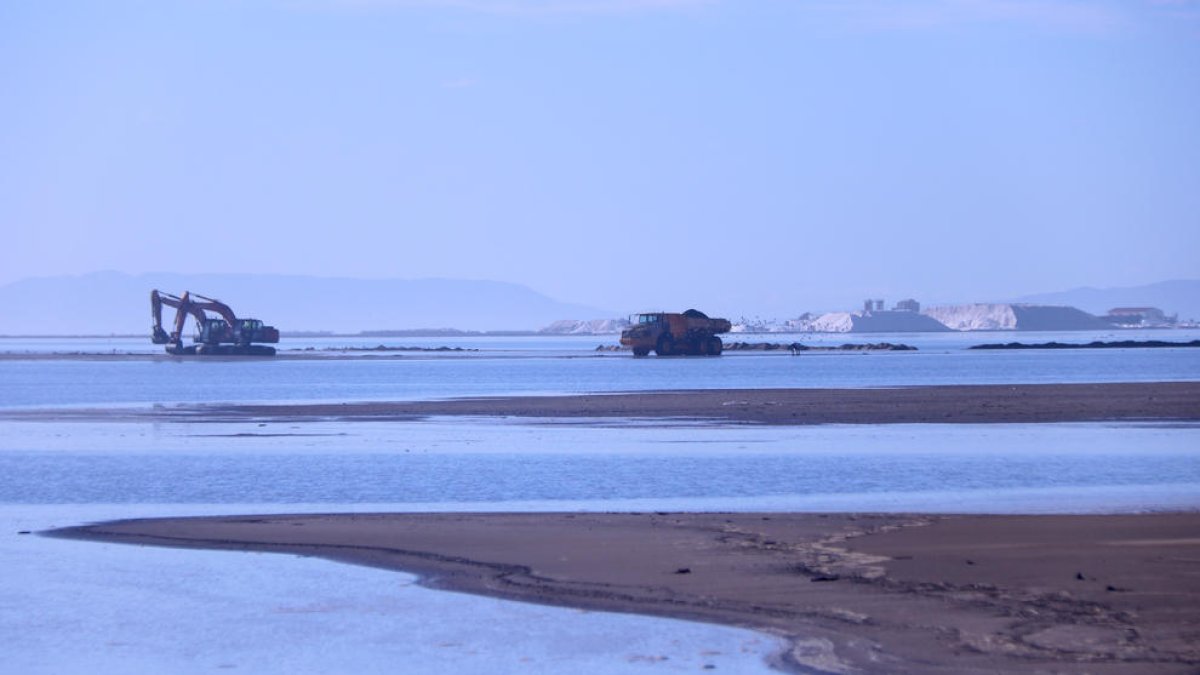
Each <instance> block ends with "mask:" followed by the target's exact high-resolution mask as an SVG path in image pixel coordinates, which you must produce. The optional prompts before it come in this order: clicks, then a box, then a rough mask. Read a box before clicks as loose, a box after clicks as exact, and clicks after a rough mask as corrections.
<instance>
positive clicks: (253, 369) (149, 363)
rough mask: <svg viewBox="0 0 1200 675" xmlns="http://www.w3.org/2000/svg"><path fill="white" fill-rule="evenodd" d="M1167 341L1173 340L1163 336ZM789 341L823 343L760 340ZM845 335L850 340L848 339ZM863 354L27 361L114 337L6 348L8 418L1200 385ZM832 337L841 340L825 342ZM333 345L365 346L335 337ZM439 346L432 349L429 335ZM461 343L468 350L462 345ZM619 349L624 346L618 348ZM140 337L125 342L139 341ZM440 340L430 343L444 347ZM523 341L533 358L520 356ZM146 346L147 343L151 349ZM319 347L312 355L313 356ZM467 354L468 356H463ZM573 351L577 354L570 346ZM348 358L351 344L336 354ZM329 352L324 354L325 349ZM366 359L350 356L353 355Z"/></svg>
mask: <svg viewBox="0 0 1200 675" xmlns="http://www.w3.org/2000/svg"><path fill="white" fill-rule="evenodd" d="M1139 333H1140V334H1139V335H1127V334H1125V332H1123V331H1122V332H1120V333H1119V334H1117V335H1113V334H1110V333H1082V334H1080V333H1076V334H1042V333H1033V334H1030V333H1025V334H1021V335H1020V337H1021V339H1023V340H1025V341H1031V342H1044V341H1048V340H1060V341H1068V340H1069V341H1074V342H1084V341H1089V340H1092V339H1110V340H1111V339H1134V338H1145V337H1150V338H1155V339H1168V340H1171V341H1184V340H1191V339H1196V338H1197V337H1200V331H1185V330H1177V331H1157V332H1154V331H1140V332H1139ZM1163 333H1166V335H1165V336H1164V335H1162V334H1163ZM758 337H759V338H760V339H761V340H771V341H778V340H787V339H790V338H791V337H803V338H805V339H807V340H809V341H812V340H813V339H814V338H812V337H811V336H782V337H780V336H758ZM842 337H843V336H838V339H842ZM845 338H846V341H855V342H858V343H861V342H864V341H880V340H884V339H893V340H900V339H907V340H908V341H910V342H914V343H917V344H919V345H921V346H920V348H919V349H918V351H911V352H908V351H905V352H819V351H816V352H807V353H805V352H801V353H800V354H798V355H796V356H792V355H790V353H788V352H765V353H764V352H745V353H741V352H730V353H728V354H726V355H725V356H722V357H720V358H699V357H672V358H657V357H647V358H634V357H632V356H631V355H630V354H629V353H627V352H624V353H614V352H595V351H594V347H589V345H592V344H593V343H594V342H595V341H596V340H598V339H601V338H595V337H589V338H561V337H557V338H494V339H488V338H473V339H472V341H471V342H469V343H467V344H469V345H470V346H469V347H468V348H469V349H477V350H479V351H473V352H465V354H468V355H469V356H463V355H461V354H460V353H458V352H448V353H447V352H396V353H393V354H390V355H380V354H376V353H375V352H369V353H368V354H369V356H368V357H362V353H360V352H346V353H343V352H340V351H338V352H332V353H328V354H326V356H325V357H323V358H314V359H287V358H276V359H245V358H242V359H239V358H225V359H206V358H195V357H192V358H177V359H160V360H149V359H141V360H111V359H102V360H96V359H88V358H83V357H78V356H75V357H67V358H61V359H53V360H44V359H33V358H28V359H23V358H20V357H21V355H23V354H25V355H28V354H34V353H40V354H45V353H51V352H55V353H64V354H72V353H75V352H87V353H98V352H104V351H118V352H123V351H124V350H125V342H123V341H122V339H114V340H115V344H117V345H118V346H114V347H112V348H111V349H106V348H105V344H106V343H105V342H104V341H103V340H96V339H79V340H78V341H77V342H78V344H76V345H75V346H74V347H73V348H72V347H69V346H65V339H63V338H58V339H53V340H52V339H45V342H46V343H47V344H40V343H39V341H38V340H35V339H21V340H15V339H12V338H8V339H0V354H6V356H5V358H2V359H0V382H2V383H3V385H4V386H2V387H0V408H14V407H18V408H19V407H37V406H50V407H55V406H95V405H152V404H156V403H161V404H175V403H205V402H210V403H211V402H245V401H259V402H269V401H291V402H296V401H377V400H412V399H428V398H448V397H456V396H482V395H503V394H554V393H579V392H611V391H644V390H654V389H714V388H732V389H738V388H764V387H807V388H811V387H894V386H912V385H933V384H942V385H946V384H1017V383H1068V382H1082V383H1087V382H1155V381H1179V380H1200V349H1198V348H1180V349H1145V348H1133V349H1081V350H1012V351H1007V350H1005V351H976V350H970V349H968V348H967V347H968V346H970V345H971V344H978V343H979V342H983V341H989V340H988V338H991V340H990V341H1008V340H1012V339H1014V335H1013V334H1012V333H1006V334H991V335H990V336H978V335H975V336H973V337H972V338H965V337H963V334H958V333H955V334H951V335H942V334H933V335H924V336H908V337H907V338H905V337H904V336H845ZM820 339H821V340H826V341H828V340H830V339H831V338H830V337H829V336H822V337H821V338H820ZM325 340H326V341H327V344H326V347H322V349H326V348H330V349H333V348H335V347H334V345H341V346H342V347H345V346H352V345H353V344H354V340H351V339H336V341H335V339H332V338H326V339H325ZM427 340H429V339H428V338H427ZM461 340H462V339H460V341H461ZM608 340H609V341H614V340H613V339H612V338H608ZM127 341H128V340H126V342H127ZM436 342H437V341H436V339H434V342H431V344H433V343H436ZM514 343H519V344H520V349H517V348H515V347H514ZM139 344H140V342H139ZM310 346H311V345H310ZM460 346H461V345H460ZM568 347H569V348H568ZM336 348H338V349H340V347H336ZM320 353H322V354H325V352H320ZM347 355H350V356H359V357H362V358H338V357H344V356H347Z"/></svg>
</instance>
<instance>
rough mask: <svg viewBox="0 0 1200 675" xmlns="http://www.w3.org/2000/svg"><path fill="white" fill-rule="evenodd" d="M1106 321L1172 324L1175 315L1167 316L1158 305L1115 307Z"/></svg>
mask: <svg viewBox="0 0 1200 675" xmlns="http://www.w3.org/2000/svg"><path fill="white" fill-rule="evenodd" d="M1104 320H1105V321H1108V322H1109V323H1111V324H1113V325H1114V326H1170V325H1173V324H1174V323H1175V317H1173V316H1167V315H1166V313H1165V312H1163V311H1162V310H1161V309H1159V308H1157V307H1113V308H1112V309H1110V310H1108V315H1107V316H1105V317H1104Z"/></svg>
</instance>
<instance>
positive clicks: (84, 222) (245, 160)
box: [0, 0, 1200, 316]
mask: <svg viewBox="0 0 1200 675" xmlns="http://www.w3.org/2000/svg"><path fill="white" fill-rule="evenodd" d="M0 228H3V232H4V233H5V234H4V237H5V243H4V245H3V246H0V284H6V283H10V282H12V281H16V280H19V279H23V278H28V277H37V276H50V275H59V274H83V273H88V272H93V271H101V270H115V271H120V272H126V273H130V274H137V273H144V272H184V273H199V272H221V273H225V272H237V273H247V272H249V273H286V274H308V275H317V276H339V277H360V278H389V277H398V278H428V277H438V278H457V279H492V280H498V281H508V282H515V283H520V284H525V285H527V286H529V287H531V288H533V289H535V290H537V291H539V292H542V293H544V294H547V295H549V296H551V297H554V298H557V299H560V300H564V301H569V302H577V303H583V304H588V305H592V306H596V307H602V308H609V309H614V310H622V311H625V310H634V309H641V308H655V307H659V308H683V307H691V306H696V307H701V308H703V309H706V310H712V311H714V312H719V313H725V314H731V315H736V316H749V315H753V314H764V315H794V314H796V313H797V312H798V311H800V310H831V309H853V308H857V307H859V306H860V305H861V299H862V298H866V297H877V298H885V299H887V300H888V301H889V305H890V304H891V302H892V301H894V300H898V299H901V298H907V297H915V298H917V299H919V300H922V301H924V302H926V303H933V302H966V301H987V300H1001V299H1007V298H1012V297H1016V296H1019V295H1022V294H1027V293H1036V292H1043V291H1056V290H1063V289H1067V288H1074V287H1079V286H1101V287H1103V286H1125V285H1137V284H1143V283H1151V282H1156V281H1161V280H1165V279H1173V278H1196V277H1200V256H1198V255H1197V254H1198V252H1200V0H1121V1H1110V0H1093V1H1076V0H908V1H900V0H736V1H733V0H729V1H725V0H496V1H494V2H490V1H485V0H254V1H251V0H202V1H201V0H195V1H178V2H172V1H167V0H145V1H137V2H133V1H128V0H110V1H106V2H102V3H100V2H90V1H89V2H82V1H75V0H59V1H56V2H42V1H40V0H7V1H5V2H0Z"/></svg>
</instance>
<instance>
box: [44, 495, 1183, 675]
mask: <svg viewBox="0 0 1200 675" xmlns="http://www.w3.org/2000/svg"><path fill="white" fill-rule="evenodd" d="M1198 533H1200V514H1196V513H1181V514H1145V515H1105V516H928V515H852V514H781V513H626V514H591V513H549V514H536V513H526V514H468V513H462V514H457V513H456V514H449V513H442V514H339V515H296V516H278V515H273V516H240V517H213V518H184V519H152V520H133V521H122V522H116V523H104V524H99V525H92V526H86V527H78V528H69V529H65V530H57V531H55V532H53V533H51V534H53V535H54V536H66V537H73V538H84V539H93V540H100V541H109V542H121V543H130V544H149V545H160V546H177V547H194V548H215V549H230V550H244V551H269V552H281V553H292V554H300V555H311V556H320V557H326V558H331V559H335V560H340V561H344V562H351V563H356V564H364V565H373V566H379V567H385V568H392V569H400V570H405V571H410V572H414V573H417V574H419V575H421V576H422V577H423V579H424V582H423V583H425V584H427V585H430V586H433V587H439V588H446V589H453V590H459V591H466V592H471V593H479V594H483V595H489V596H495V597H502V598H509V599H514V600H521V601H528V602H537V603H544V604H554V605H566V606H572V607H580V608H587V609H597V610H608V611H619V612H635V613H643V614H650V615H660V616H668V617H677V618H687V619H695V620H701V621H709V622H715V623H723V624H730V625H735V626H744V627H751V628H756V629H760V630H765V631H768V632H771V633H775V634H778V635H782V636H784V637H786V638H787V639H788V640H790V644H791V647H790V649H789V650H788V651H787V652H786V653H784V654H781V655H779V657H778V658H779V660H780V664H781V665H783V666H784V667H787V668H789V669H792V670H812V669H815V670H818V671H824V672H840V673H850V672H865V673H877V672H878V673H965V672H1055V673H1143V672H1144V673H1194V672H1196V671H1197V669H1198V668H1200V639H1197V638H1198V637H1200V534H1198Z"/></svg>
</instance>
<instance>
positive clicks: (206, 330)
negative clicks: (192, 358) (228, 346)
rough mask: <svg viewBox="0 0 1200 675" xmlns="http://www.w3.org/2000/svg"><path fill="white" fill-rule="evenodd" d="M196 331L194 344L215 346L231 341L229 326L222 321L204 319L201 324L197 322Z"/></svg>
mask: <svg viewBox="0 0 1200 675" xmlns="http://www.w3.org/2000/svg"><path fill="white" fill-rule="evenodd" d="M197 329H198V330H197V333H196V338H195V340H196V342H201V343H203V344H206V345H215V344H220V343H222V342H230V341H231V340H232V336H230V334H229V332H230V331H229V324H227V323H225V320H224V319H212V318H209V319H205V320H204V321H203V322H197Z"/></svg>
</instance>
